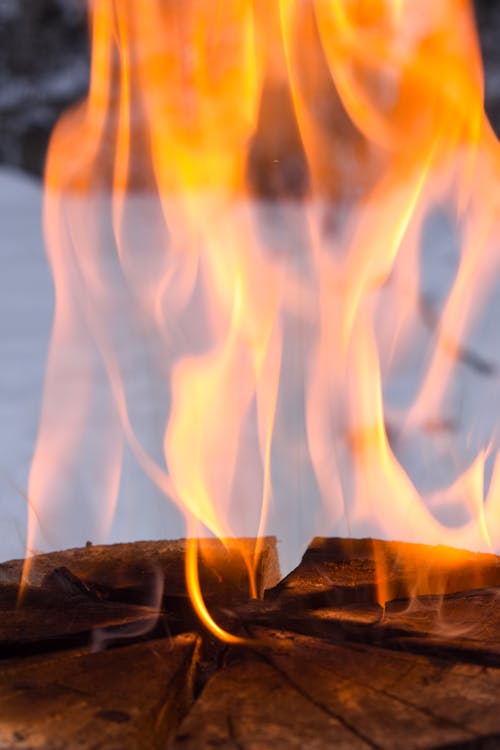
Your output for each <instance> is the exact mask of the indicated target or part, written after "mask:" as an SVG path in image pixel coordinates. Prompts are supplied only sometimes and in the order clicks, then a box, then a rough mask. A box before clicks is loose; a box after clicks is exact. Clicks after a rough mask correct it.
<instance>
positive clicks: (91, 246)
mask: <svg viewBox="0 0 500 750" xmlns="http://www.w3.org/2000/svg"><path fill="white" fill-rule="evenodd" d="M90 11H91V12H90V16H91V29H92V71H91V81H90V90H89V95H88V97H87V100H86V101H85V102H84V103H83V104H82V105H80V106H79V107H77V108H76V109H74V110H73V111H71V112H69V113H68V114H67V115H66V116H65V117H64V118H63V119H62V120H61V122H60V123H59V124H58V126H57V128H56V130H55V132H54V135H53V138H52V142H51V147H50V153H49V157H48V163H47V172H46V201H45V219H46V234H47V245H48V252H49V258H50V262H51V265H52V270H53V274H54V283H55V295H56V309H55V318H54V328H53V334H52V342H51V347H50V352H49V357H48V364H47V378H46V386H45V393H44V401H43V407H42V415H41V425H40V432H39V437H38V442H37V446H36V451H35V455H34V459H33V465H32V470H31V476H30V487H29V494H30V498H31V500H32V504H33V510H32V512H31V516H30V524H29V539H28V545H29V547H30V548H31V547H35V546H36V547H38V548H40V546H43V544H45V545H47V544H48V545H50V544H51V543H54V542H53V541H51V535H54V536H55V535H56V534H57V533H59V530H60V531H61V533H64V529H65V528H67V527H68V525H70V524H71V516H72V514H73V506H72V504H71V503H70V502H68V494H69V493H71V492H72V491H73V490H74V488H75V477H76V478H78V480H79V482H83V483H84V482H85V480H86V477H82V471H84V470H85V469H84V468H83V469H82V468H81V467H82V455H84V454H85V455H90V459H89V461H90V463H89V462H88V461H87V463H85V466H86V465H90V466H91V469H92V470H91V480H92V487H91V493H92V495H93V497H94V498H95V501H94V505H92V503H89V505H88V507H87V509H86V531H87V533H88V534H89V535H90V534H93V535H94V536H97V537H99V538H104V537H105V536H106V534H107V533H109V530H110V528H111V525H112V523H113V518H114V514H115V509H116V504H117V501H118V495H119V487H120V480H121V476H122V471H123V461H124V451H125V452H126V451H129V452H132V454H133V455H134V457H135V459H136V461H137V463H138V464H139V465H140V467H141V468H142V470H143V471H144V472H145V473H146V475H147V476H148V477H149V478H150V479H151V480H152V482H153V483H154V484H155V485H156V486H157V487H158V488H159V489H160V490H161V492H162V493H163V494H164V496H165V497H167V498H168V499H170V500H171V501H172V502H173V503H175V505H176V506H177V507H178V508H179V509H180V510H181V511H182V513H183V514H184V516H185V519H186V524H187V529H188V532H189V533H190V534H191V535H192V536H196V535H198V534H200V533H202V532H206V531H208V532H210V533H211V534H214V535H216V536H218V537H219V538H221V539H226V538H233V537H236V536H238V535H244V534H252V535H255V536H256V538H257V542H256V546H255V550H254V553H253V555H251V556H250V557H249V556H248V555H247V553H246V552H244V551H243V549H242V554H244V555H245V557H246V562H247V566H248V569H249V572H250V573H249V578H250V583H249V591H250V593H253V594H254V595H255V591H256V588H255V580H254V576H255V565H256V561H257V559H258V555H259V551H260V545H261V541H260V540H261V538H262V536H263V534H264V532H265V531H266V530H268V529H269V530H271V531H278V533H280V535H281V536H284V537H285V538H286V537H287V536H288V537H289V538H293V537H294V535H295V536H296V537H298V538H300V540H301V542H303V541H304V538H306V537H307V536H308V535H311V534H312V533H318V532H319V533H321V534H323V535H324V533H325V529H327V530H328V531H330V532H331V533H338V532H339V529H341V530H347V531H348V533H350V534H364V533H370V534H379V535H382V536H385V537H393V538H394V537H396V538H398V539H401V540H408V541H426V542H428V543H441V544H452V545H455V546H463V547H468V548H474V549H482V548H487V549H491V548H496V547H498V545H499V543H500V538H499V534H498V530H497V529H498V523H497V521H498V517H499V515H498V514H499V503H500V463H499V462H498V461H497V460H496V453H497V449H496V436H495V434H494V429H495V428H494V427H493V428H492V430H490V434H488V435H487V436H486V437H484V439H482V440H481V441H479V444H477V445H475V444H471V445H470V446H468V448H467V451H464V450H463V445H462V446H461V444H460V439H459V436H458V437H457V435H453V434H449V435H448V436H447V437H446V440H448V438H449V441H448V443H447V445H446V449H443V450H444V453H445V454H446V456H447V460H448V459H449V458H450V456H451V457H452V458H453V460H454V461H455V463H456V464H457V465H456V466H455V469H456V471H455V474H454V476H453V477H452V478H451V479H449V478H448V479H447V481H446V482H444V484H443V482H442V481H440V483H439V486H438V487H437V488H436V487H433V488H432V489H431V490H429V489H427V488H425V489H423V490H419V489H418V488H417V485H416V482H415V481H414V480H413V479H412V478H411V475H410V474H411V472H409V470H408V467H407V466H406V465H405V461H404V460H403V457H402V454H401V450H402V449H400V448H398V446H400V445H402V444H404V442H405V441H410V442H411V441H412V440H413V441H415V440H417V442H418V440H420V439H422V435H424V436H425V435H427V437H425V439H426V441H427V442H429V443H431V442H432V440H433V438H432V435H431V433H425V425H426V424H429V423H431V422H432V423H434V424H437V425H439V424H446V419H447V410H448V409H449V398H450V394H452V393H453V389H454V388H455V387H456V383H457V371H458V370H459V369H460V367H462V365H464V364H465V366H467V365H468V364H469V365H470V364H472V369H474V367H475V366H476V365H477V361H478V359H480V358H479V357H478V356H476V355H475V354H473V353H472V354H471V350H470V348H469V346H470V341H471V340H472V338H471V337H472V332H473V331H474V326H475V324H476V321H477V320H479V317H480V313H481V305H482V303H486V302H487V301H488V297H489V296H491V295H492V293H493V287H494V280H495V277H496V274H497V273H498V257H499V255H498V253H497V252H495V249H496V248H495V242H496V241H497V236H496V235H497V230H498V218H497V217H498V215H499V211H498V208H499V206H498V197H497V196H498V190H496V186H497V180H498V172H499V167H500V151H499V148H498V143H497V141H496V139H495V137H494V135H493V133H492V130H491V128H490V126H489V124H488V121H487V119H486V116H485V114H484V111H483V106H482V77H481V64H480V55H479V50H478V43H477V39H476V34H475V30H474V23H473V15H472V10H471V6H470V3H469V2H467V0H437V1H436V0H433V2H430V0H425V1H424V2H420V3H414V2H410V0H361V1H360V0H279V2H278V3H277V4H276V6H274V7H269V6H268V5H267V4H264V3H263V2H261V0H226V1H225V2H216V3H214V2H212V1H211V0H189V1H188V2H184V3H182V4H179V3H178V2H174V1H173V0H167V1H165V0H147V2H144V3H139V2H137V0H120V1H119V2H118V0H99V1H97V0H95V2H91V3H90ZM264 199H265V200H264ZM437 209H440V210H441V212H442V213H443V214H445V215H447V216H448V222H449V224H450V225H451V226H452V228H453V232H454V234H455V236H456V237H457V244H458V245H459V250H458V251H457V253H456V261H457V269H456V273H455V279H454V283H453V286H452V288H450V289H449V290H448V291H447V294H445V295H444V299H442V300H441V301H440V308H441V309H439V305H438V306H437V308H436V310H435V311H434V308H432V305H431V308H432V309H431V313H432V314H430V313H429V311H428V310H427V311H426V315H427V318H426V321H427V328H429V327H430V328H431V329H432V330H430V331H429V330H427V331H426V330H425V326H424V325H423V324H422V308H425V307H426V305H427V298H426V297H425V294H424V293H423V291H422V274H423V271H422V265H423V258H422V253H423V252H424V250H425V245H426V239H425V236H424V235H425V228H426V226H427V224H428V222H429V220H430V218H429V217H431V218H432V215H433V212H435V211H436V210H437ZM450 231H451V230H450ZM437 242H438V243H439V242H440V240H439V239H438V240H437ZM431 244H432V242H431ZM442 296H443V295H442ZM424 303H425V304H424ZM431 318H432V320H431ZM424 323H425V321H424ZM138 353H140V357H141V362H140V363H139V364H138V363H137V361H135V359H136V358H138V357H139V354H138ZM417 360H418V361H417ZM140 367H142V368H143V369H144V371H145V372H147V373H149V375H148V377H149V378H150V380H151V382H152V383H153V386H152V387H151V391H152V393H153V394H154V396H153V398H154V401H153V402H152V403H153V404H154V406H153V407H152V409H151V415H152V416H155V415H154V411H155V409H156V410H157V415H156V416H157V421H158V422H160V428H159V434H156V436H155V439H151V437H147V438H145V437H144V435H145V434H146V433H145V432H144V430H143V429H142V428H141V427H138V426H137V420H138V417H137V414H136V408H137V402H138V399H139V400H140V399H142V398H145V397H146V395H145V394H146V391H147V388H146V386H145V385H141V384H139V385H137V383H134V377H135V373H136V372H137V371H138V368H139V369H140ZM476 369H478V368H477V367H476ZM484 369H485V368H484V367H483V370H484ZM412 370H418V378H415V377H414V380H415V379H417V380H420V383H419V384H418V387H416V386H412V390H413V395H412V397H411V398H408V397H407V398H406V399H405V404H404V408H399V409H398V408H396V407H395V406H394V405H393V406H392V407H391V406H390V398H389V395H388V393H389V391H390V387H391V384H392V387H393V388H396V387H397V384H398V378H400V380H401V379H402V377H403V375H405V376H407V375H408V373H410V374H412ZM479 370H481V366H479ZM141 371H142V370H141ZM98 382H101V383H102V382H104V383H105V384H106V385H105V386H103V385H101V386H100V387H99V388H98V387H97V385H96V384H97V383H98ZM301 402H303V404H302V405H301ZM294 410H298V412H299V413H298V416H297V417H296V419H295V418H294V420H295V421H294V420H292V419H291V414H292V412H294ZM302 411H303V417H302V416H301V414H302ZM139 421H140V420H139ZM388 422H390V423H391V425H393V428H397V429H396V432H397V438H398V441H396V442H397V443H398V445H396V442H395V438H394V439H389V437H388V429H387V424H388ZM472 429H473V427H472V426H471V430H472ZM153 432H154V431H153ZM445 432H446V431H445ZM445 442H446V441H445ZM476 442H478V441H477V440H476ZM462 443H463V440H462ZM158 446H162V448H163V451H162V452H163V455H161V451H159V450H158ZM403 452H404V451H403ZM460 453H462V456H461V458H458V457H459V456H460ZM491 460H493V464H494V469H493V471H492V472H491V479H490V481H489V486H488V487H487V488H485V480H484V476H485V470H486V468H487V464H488V466H489V463H488V462H489V461H491ZM279 461H281V469H279V470H278V469H276V463H277V462H279ZM309 469H311V473H312V472H313V473H314V477H315V480H314V482H315V484H316V486H317V488H318V489H319V494H320V495H321V507H320V508H319V509H318V508H317V507H310V508H309V506H308V504H309V503H311V505H312V503H313V501H312V497H313V495H314V491H313V490H312V489H311V487H312V484H311V483H310V484H309V485H308V488H307V490H306V493H311V494H308V495H307V498H306V499H304V497H302V498H301V506H300V508H299V516H301V517H302V518H303V519H304V518H305V519H306V521H305V522H304V530H303V531H300V530H299V532H297V531H293V530H292V526H293V523H294V522H292V520H291V516H292V511H290V513H288V512H287V511H284V510H283V509H284V507H286V502H285V501H284V499H283V497H282V496H281V495H282V494H283V490H282V489H280V488H279V487H278V486H277V484H276V481H275V474H276V473H280V475H281V476H286V475H287V474H291V473H292V472H293V471H296V472H297V473H298V475H299V479H298V480H297V484H299V483H300V482H301V481H302V479H301V476H306V475H307V473H308V471H309ZM444 485H446V486H444ZM280 493H281V495H280ZM97 505H98V507H97ZM450 508H451V509H453V508H458V511H457V514H458V519H459V521H458V523H457V522H456V521H453V522H447V521H445V520H443V519H445V518H446V519H448V520H449V519H450V513H451V511H450ZM457 514H455V515H457ZM39 519H42V520H41V521H39ZM44 534H45V536H46V538H45V541H43V540H42V537H43V535H44ZM196 560H197V546H196V544H195V543H194V542H192V543H190V544H189V545H188V555H187V559H186V571H187V579H188V584H189V589H190V593H191V596H192V599H193V603H194V606H195V607H196V609H197V611H198V613H199V614H200V617H201V619H202V620H203V622H204V623H205V625H207V627H209V628H210V629H211V630H212V631H213V632H214V633H215V634H216V635H217V636H219V637H221V638H223V639H226V640H228V641H234V640H236V641H237V640H238V639H237V638H236V637H235V636H232V635H231V634H229V633H227V632H226V631H224V630H223V629H222V628H220V627H219V625H218V624H217V623H216V622H215V621H214V620H213V618H212V616H211V615H210V613H209V612H208V610H207V608H206V606H205V604H204V601H203V594H202V591H201V589H200V584H199V579H198V574H197V563H196ZM389 596H390V592H389V591H386V590H382V589H381V591H380V598H381V601H385V600H386V599H387V598H388V597H389Z"/></svg>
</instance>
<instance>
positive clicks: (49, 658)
mask: <svg viewBox="0 0 500 750" xmlns="http://www.w3.org/2000/svg"><path fill="white" fill-rule="evenodd" d="M196 648H197V638H196V637H195V636H194V635H180V636H177V637H176V638H174V639H168V638H165V639H162V640H152V641H149V642H148V643H139V644H134V645H131V646H125V647H124V648H117V649H113V650H111V651H101V652H97V653H89V652H88V651H72V652H69V653H63V654H51V655H45V656H38V657H35V658H30V659H15V660H8V661H2V662H0V747H1V748H9V749H10V748H12V749H14V748H15V750H32V749H34V748H37V750H73V748H92V750H124V749H125V748H126V749H127V750H142V749H144V750H156V749H158V750H159V749H160V748H161V749H162V750H163V749H164V748H165V747H166V745H167V741H168V738H169V737H170V735H171V734H172V733H173V732H174V731H175V729H176V727H177V725H178V723H179V721H180V719H181V717H182V716H184V715H185V713H186V712H187V711H188V709H189V707H190V705H191V703H192V699H193V693H192V685H193V680H192V677H193V664H194V661H195V656H196Z"/></svg>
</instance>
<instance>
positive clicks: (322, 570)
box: [266, 538, 500, 609]
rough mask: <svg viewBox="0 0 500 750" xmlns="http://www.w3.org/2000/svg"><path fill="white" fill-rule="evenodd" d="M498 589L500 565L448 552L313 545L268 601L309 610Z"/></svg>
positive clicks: (377, 544) (369, 543)
mask: <svg viewBox="0 0 500 750" xmlns="http://www.w3.org/2000/svg"><path fill="white" fill-rule="evenodd" d="M491 586H500V559H499V558H498V557H496V556H495V555H491V554H479V553H474V552H467V551H465V550H458V549H453V548H451V547H444V546H435V547H433V546H430V545H424V544H407V543H401V542H384V541H380V540H377V539H336V538H332V539H324V538H316V539H314V540H313V541H312V542H311V544H310V546H309V548H308V549H307V551H306V552H305V554H304V556H303V558H302V562H301V563H300V565H299V566H298V567H297V568H296V569H295V570H293V571H292V572H291V573H290V574H289V575H288V576H287V577H286V578H284V579H283V581H281V582H280V583H279V584H278V585H277V586H276V587H275V588H274V589H272V590H270V591H268V592H267V593H266V598H267V599H268V600H269V601H274V600H279V601H280V602H281V603H282V604H283V605H284V604H285V601H289V602H290V604H292V603H293V606H294V607H295V608H299V607H303V608H307V609H311V608H316V607H318V608H319V607H326V606H339V605H347V604H355V603H375V602H380V603H382V604H383V603H385V602H386V601H390V600H392V599H397V598H406V597H408V596H417V595H439V594H451V593H455V592H458V591H468V590H470V589H479V588H487V587H491Z"/></svg>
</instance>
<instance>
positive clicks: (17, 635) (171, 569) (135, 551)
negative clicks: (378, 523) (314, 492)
mask: <svg viewBox="0 0 500 750" xmlns="http://www.w3.org/2000/svg"><path fill="white" fill-rule="evenodd" d="M254 544H255V543H254V541H253V540H249V539H248V540H238V541H237V543H235V542H232V543H231V545H229V546H228V547H225V546H224V545H223V544H222V543H221V542H220V541H218V540H214V539H210V540H203V542H202V544H201V552H200V555H199V560H200V579H201V585H202V590H203V595H204V597H205V599H206V601H207V603H208V604H209V605H210V606H212V607H213V606H215V605H218V606H222V605H227V604H231V605H234V604H235V603H236V602H238V601H247V600H248V596H249V593H248V587H249V576H248V570H247V562H246V561H245V559H244V557H243V555H242V550H243V552H244V553H246V554H247V555H248V557H250V555H251V553H252V552H253V546H254ZM185 545H186V543H185V541H178V542H138V543H131V544H116V545H110V546H99V547H92V546H91V547H86V548H83V549H74V550H68V551H65V552H55V553H50V554H46V555H39V556H36V557H34V558H33V559H32V560H31V561H30V565H29V568H28V573H27V577H26V581H27V584H25V585H24V586H23V587H22V588H20V581H21V576H22V570H23V561H22V560H17V561H11V562H8V563H4V564H3V565H0V658H5V657H9V656H13V655H21V654H25V655H27V654H33V653H40V652H42V651H49V650H57V649H63V648H68V647H75V646H80V645H86V644H88V643H90V642H92V638H93V633H95V630H96V628H97V629H99V631H100V637H101V638H102V639H104V640H106V641H107V642H110V641H112V640H113V639H119V640H122V639H124V638H126V637H127V634H130V638H133V639H137V637H138V635H141V636H147V637H150V638H151V637H155V636H159V635H175V634H178V633H180V632H186V631H188V630H192V629H197V628H198V625H199V623H198V619H197V617H196V614H195V613H194V611H193V608H192V605H191V602H190V600H189V597H188V596H187V591H186V582H185V573H184V555H185ZM278 570H279V568H278V557H277V551H276V544H275V540H274V539H265V540H264V541H263V545H262V551H261V553H260V556H259V559H258V564H257V575H256V583H257V591H258V593H259V594H260V595H261V594H262V592H263V589H264V587H265V586H268V585H270V584H271V585H272V584H275V583H276V581H277V580H278V577H279V573H278Z"/></svg>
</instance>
